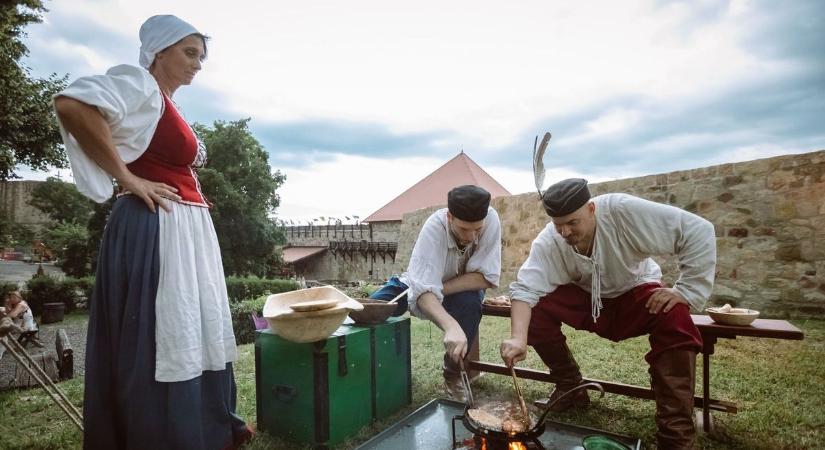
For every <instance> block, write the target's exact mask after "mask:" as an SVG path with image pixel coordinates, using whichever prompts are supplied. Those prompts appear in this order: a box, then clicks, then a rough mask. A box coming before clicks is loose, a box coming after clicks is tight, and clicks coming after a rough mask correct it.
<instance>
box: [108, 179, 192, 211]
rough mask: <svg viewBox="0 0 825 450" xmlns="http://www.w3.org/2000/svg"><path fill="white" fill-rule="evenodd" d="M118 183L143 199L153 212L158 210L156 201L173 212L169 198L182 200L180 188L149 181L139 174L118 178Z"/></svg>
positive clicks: (166, 209)
mask: <svg viewBox="0 0 825 450" xmlns="http://www.w3.org/2000/svg"><path fill="white" fill-rule="evenodd" d="M118 183H119V184H120V185H121V186H123V188H124V189H126V190H127V191H129V192H131V193H132V194H133V195H136V196H138V197H139V198H140V199H141V200H143V202H144V203H146V206H148V207H149V210H151V211H152V212H153V213H154V212H156V211H155V203H157V204H158V205H160V207H161V208H163V209H164V210H165V211H167V212H171V211H172V208H171V206H170V205H169V203H168V200H174V201H180V199H181V196H180V195H178V194H177V192H178V190H177V189H175V188H173V187H172V186H169V185H168V184H165V183H159V182H156V181H149V180H147V179H145V178H141V177H139V176H137V175H133V174H130V175H129V176H127V177H124V179H122V180H118Z"/></svg>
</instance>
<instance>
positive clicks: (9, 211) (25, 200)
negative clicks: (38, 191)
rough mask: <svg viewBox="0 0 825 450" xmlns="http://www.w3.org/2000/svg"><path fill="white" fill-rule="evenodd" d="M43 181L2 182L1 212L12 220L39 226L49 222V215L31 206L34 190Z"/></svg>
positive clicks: (0, 191)
mask: <svg viewBox="0 0 825 450" xmlns="http://www.w3.org/2000/svg"><path fill="white" fill-rule="evenodd" d="M40 183H42V181H4V182H0V214H2V215H3V217H4V218H8V219H11V221H12V222H15V223H20V224H23V225H28V226H35V227H39V226H42V225H44V224H46V223H48V222H49V217H48V216H46V215H45V214H43V213H42V212H41V211H40V210H39V209H37V208H35V207H34V206H31V205H30V204H29V202H30V201H31V198H32V191H33V190H34V188H35V186H37V185H38V184H40Z"/></svg>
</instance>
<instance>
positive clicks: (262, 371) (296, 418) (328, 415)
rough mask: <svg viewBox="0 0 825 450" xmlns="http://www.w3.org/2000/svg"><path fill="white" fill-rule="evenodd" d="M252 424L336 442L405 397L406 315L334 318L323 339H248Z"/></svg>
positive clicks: (296, 437)
mask: <svg viewBox="0 0 825 450" xmlns="http://www.w3.org/2000/svg"><path fill="white" fill-rule="evenodd" d="M255 379H256V400H257V402H256V403H257V416H258V427H259V428H260V429H261V430H263V431H266V432H268V433H270V434H272V435H274V436H279V437H281V438H284V439H287V440H290V441H293V442H298V443H304V444H312V445H314V446H315V447H316V448H326V447H329V446H333V445H336V444H338V443H340V442H342V441H344V440H345V439H347V438H348V437H351V436H353V435H355V434H356V433H357V432H358V430H359V429H360V428H361V427H363V426H365V425H368V424H369V423H370V421H371V420H372V419H374V418H376V417H384V416H386V415H389V414H391V413H393V412H395V411H397V410H398V409H400V408H402V407H403V406H404V405H406V404H408V403H409V402H410V401H411V366H410V321H409V319H408V318H392V319H390V320H389V321H388V322H386V323H384V324H381V325H376V326H367V327H362V326H347V325H344V326H341V327H340V328H338V330H336V332H335V333H333V335H332V336H330V337H329V338H327V339H326V340H324V341H318V342H314V343H309V344H297V343H293V342H289V341H287V340H285V339H282V338H281V337H279V336H277V335H275V334H273V333H272V332H271V331H269V330H261V331H258V332H257V336H256V339H255Z"/></svg>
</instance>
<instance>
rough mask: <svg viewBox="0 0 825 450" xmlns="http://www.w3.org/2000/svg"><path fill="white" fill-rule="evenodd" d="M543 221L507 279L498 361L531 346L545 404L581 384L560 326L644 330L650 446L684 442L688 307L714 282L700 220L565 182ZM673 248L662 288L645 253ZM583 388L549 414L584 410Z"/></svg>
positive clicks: (699, 303)
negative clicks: (652, 403) (506, 325)
mask: <svg viewBox="0 0 825 450" xmlns="http://www.w3.org/2000/svg"><path fill="white" fill-rule="evenodd" d="M542 204H543V206H544V209H545V211H546V212H547V214H548V215H549V216H550V218H551V219H552V221H551V223H549V224H548V225H547V227H545V229H544V230H542V232H541V233H539V235H538V237H536V239H535V240H534V241H533V245H532V248H531V250H530V255H529V256H528V258H527V261H525V262H524V264H523V265H522V266H521V269H520V270H519V272H518V276H517V279H516V281H515V282H513V283H512V284H511V285H510V290H511V297H512V311H511V327H512V329H511V337H510V339H506V340H505V341H504V342H503V343H502V344H501V357H502V359H503V360H504V362H505V363H506V364H507V365H512V364H513V363H515V362H517V361H521V360H523V359H524V357H525V353H526V350H527V344H529V345H531V346H532V347H533V348H534V349H535V351H536V353H538V355H539V356H540V357H541V359H542V361H544V363H545V364H547V366H548V367H549V368H550V374H551V378H552V379H553V381H554V382H555V383H556V388H555V390H554V391H553V392H552V393H551V395H550V400H551V401H552V400H555V399H556V398H558V397H559V396H561V395H562V394H563V393H565V392H567V391H568V390H570V389H571V388H573V387H575V386H576V385H578V384H579V383H580V382H581V380H582V375H581V372H580V371H579V367H578V365H577V364H576V361H575V359H573V355H572V354H571V353H570V349H569V348H568V347H567V344H566V338H565V336H564V334H562V332H561V324H562V323H566V324H568V325H569V326H571V327H573V328H576V329H579V330H587V331H589V332H591V333H596V334H597V335H599V336H601V337H604V338H607V339H610V340H612V341H621V340H624V339H628V338H631V337H635V336H641V335H649V340H650V347H651V350H650V352H648V353H647V355H645V359H646V360H647V363H648V364H649V365H650V369H649V372H650V376H651V387H652V388H653V393H654V397H655V400H656V426H657V428H658V431H657V433H656V439H657V441H658V445H659V448H666V449H688V448H692V447H693V443H694V439H695V428H694V424H693V414H692V413H693V395H694V382H695V376H696V354H697V353H698V352H699V351H701V349H702V338H701V335H700V334H699V330H697V329H696V326H695V325H694V324H693V321H692V319H691V317H690V308H693V309H694V310H696V311H701V310H702V308H703V307H704V304H705V302H706V301H707V299H708V297H709V296H710V294H711V290H712V288H713V278H714V274H715V267H716V239H715V233H714V228H713V225H712V224H711V223H710V222H708V221H707V220H705V219H703V218H701V217H699V216H696V215H694V214H691V213H689V212H686V211H683V210H681V209H679V208H675V207H673V206H668V205H663V204H659V203H654V202H651V201H647V200H644V199H641V198H638V197H634V196H631V195H627V194H606V195H600V196H598V197H594V198H592V199H591V198H590V191H589V190H588V189H587V182H586V181H585V180H583V179H568V180H564V181H560V182H559V183H556V184H554V185H552V186H550V188H548V189H547V191H545V193H544V194H543V196H542ZM669 254H675V255H676V256H677V257H678V264H679V270H680V276H679V279H678V280H676V282H675V283H674V285H673V287H672V288H668V287H665V286H664V285H663V284H662V272H661V269H660V268H659V266H658V265H657V264H656V262H654V261H653V259H651V256H653V255H669ZM588 404H589V398H588V397H587V392H586V391H584V390H581V391H578V392H576V393H573V394H571V395H570V396H567V397H565V398H563V399H561V400H560V401H559V402H558V403H556V405H555V406H554V407H553V410H554V411H556V412H558V411H563V410H565V409H568V408H571V407H574V406H580V407H583V406H587V405H588Z"/></svg>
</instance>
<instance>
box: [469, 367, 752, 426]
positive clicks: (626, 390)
mask: <svg viewBox="0 0 825 450" xmlns="http://www.w3.org/2000/svg"><path fill="white" fill-rule="evenodd" d="M470 368H471V369H475V370H479V371H482V372H489V373H495V374H498V375H505V376H510V369H508V368H507V366H505V365H504V364H492V363H486V362H481V361H470ZM516 374H517V375H518V376H519V377H521V378H524V379H527V380H534V381H543V382H549V383H552V381H551V379H550V373H549V372H547V371H539V370H535V369H526V368H521V367H516ZM582 382H583V383H588V382H594V383H599V384H601V385H602V387H603V388H604V391H605V392H609V393H611V394H618V395H624V396H626V397H633V398H641V399H647V400H653V391H652V390H651V389H650V388H648V387H642V386H634V385H632V384H624V383H615V382H612V381H602V380H594V379H591V378H584V379H583V380H582ZM704 404H705V400H704V399H703V398H702V397H699V396H694V397H693V406H694V407H695V408H702V407H703V405H704ZM709 407H710V409H712V410H714V411H722V412H726V413H730V414H736V412H737V411H738V407H737V405H736V404H735V403H732V402H728V401H723V400H716V399H710V401H709Z"/></svg>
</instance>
